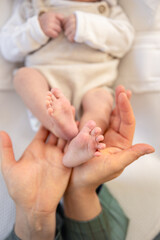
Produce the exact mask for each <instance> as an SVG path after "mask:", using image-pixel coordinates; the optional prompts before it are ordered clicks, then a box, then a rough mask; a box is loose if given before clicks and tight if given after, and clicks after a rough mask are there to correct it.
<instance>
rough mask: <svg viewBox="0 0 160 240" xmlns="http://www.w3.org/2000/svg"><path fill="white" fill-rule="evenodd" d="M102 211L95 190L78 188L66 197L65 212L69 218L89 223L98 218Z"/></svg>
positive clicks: (67, 193) (66, 194)
mask: <svg viewBox="0 0 160 240" xmlns="http://www.w3.org/2000/svg"><path fill="white" fill-rule="evenodd" d="M101 210H102V208H101V204H100V201H99V198H98V196H97V194H96V191H95V190H93V189H88V188H82V189H79V188H78V189H77V190H74V191H69V192H66V193H65V195H64V212H65V215H66V217H67V218H70V219H73V220H76V221H89V220H91V219H93V218H95V217H96V216H98V215H99V214H100V212H101Z"/></svg>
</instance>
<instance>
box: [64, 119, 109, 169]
mask: <svg viewBox="0 0 160 240" xmlns="http://www.w3.org/2000/svg"><path fill="white" fill-rule="evenodd" d="M103 139H104V137H103V136H102V135H101V129H100V128H99V127H96V123H95V122H94V121H92V120H90V121H88V122H87V123H86V124H85V125H84V127H83V128H82V129H81V131H80V132H79V134H78V135H77V136H76V137H75V138H73V140H72V141H71V142H70V144H69V145H68V149H67V152H66V153H65V155H64V157H63V163H64V165H65V166H66V167H76V166H78V165H80V164H82V163H84V162H86V161H88V160H89V159H91V158H92V157H94V156H100V155H101V153H100V150H102V149H104V148H105V144H104V143H101V141H103Z"/></svg>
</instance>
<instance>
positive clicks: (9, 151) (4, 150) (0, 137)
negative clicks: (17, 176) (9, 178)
mask: <svg viewBox="0 0 160 240" xmlns="http://www.w3.org/2000/svg"><path fill="white" fill-rule="evenodd" d="M0 157H1V168H2V172H3V174H4V175H5V174H7V172H8V171H9V169H10V168H11V167H12V166H13V165H14V164H15V163H16V160H15V157H14V152H13V147H12V142H11V139H10V137H9V135H8V134H7V133H6V132H3V131H1V132H0Z"/></svg>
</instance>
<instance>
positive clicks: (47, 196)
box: [0, 127, 71, 239]
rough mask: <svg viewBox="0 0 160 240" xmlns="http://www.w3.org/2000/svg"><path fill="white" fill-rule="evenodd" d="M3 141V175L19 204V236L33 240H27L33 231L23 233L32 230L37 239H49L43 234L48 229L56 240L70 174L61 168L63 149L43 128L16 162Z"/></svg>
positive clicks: (6, 140) (0, 136)
mask: <svg viewBox="0 0 160 240" xmlns="http://www.w3.org/2000/svg"><path fill="white" fill-rule="evenodd" d="M0 139H1V153H2V165H1V166H2V173H3V176H4V179H5V182H6V185H7V188H8V191H9V194H10V196H11V197H12V199H13V200H14V201H15V204H16V211H17V214H16V225H15V230H16V233H17V235H18V236H19V237H20V238H22V239H25V237H24V236H27V237H28V239H31V236H30V235H29V236H28V234H29V233H28V232H30V229H26V231H25V230H24V229H25V227H26V226H30V227H31V229H32V231H31V232H34V231H35V232H36V231H38V232H39V233H40V236H39V235H38V238H37V239H41V238H42V239H50V238H47V236H46V235H43V234H42V232H41V230H42V231H43V230H45V229H44V226H45V227H46V228H47V231H45V232H47V234H49V233H50V231H51V233H52V234H51V239H53V229H54V228H55V226H53V223H54V218H55V212H56V208H57V205H58V203H59V201H60V199H61V197H62V195H63V193H64V191H65V189H66V187H67V184H68V181H69V177H70V171H71V170H70V169H69V168H66V167H64V165H63V164H62V157H63V152H62V151H63V147H61V146H62V145H61V144H60V142H57V139H56V137H55V136H53V135H52V134H49V132H48V131H47V130H46V129H45V128H43V127H41V129H40V130H39V131H38V133H37V134H36V136H35V138H34V139H33V141H32V142H31V144H30V145H29V146H28V147H27V149H26V150H25V152H24V154H23V155H22V157H21V158H20V160H19V161H18V162H16V160H15V158H14V154H13V148H12V143H11V140H10V138H9V136H8V135H7V133H5V132H0ZM30 234H31V233H30ZM35 234H37V232H36V233H35ZM27 237H26V239H27ZM33 239H34V238H33ZM35 239H36V238H35Z"/></svg>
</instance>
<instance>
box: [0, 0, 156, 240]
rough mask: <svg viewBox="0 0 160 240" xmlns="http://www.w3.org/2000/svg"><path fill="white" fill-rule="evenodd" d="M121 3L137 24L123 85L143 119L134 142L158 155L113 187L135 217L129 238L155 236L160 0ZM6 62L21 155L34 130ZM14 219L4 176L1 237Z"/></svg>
mask: <svg viewBox="0 0 160 240" xmlns="http://www.w3.org/2000/svg"><path fill="white" fill-rule="evenodd" d="M12 3H13V1H12V0H5V1H0V9H1V10H2V11H1V15H0V26H2V25H3V24H4V22H5V20H6V19H7V17H8V16H9V14H10V10H11V7H12ZM120 3H121V4H122V6H123V7H124V8H125V10H126V12H127V13H128V15H129V17H130V19H131V21H132V23H133V25H134V26H135V29H136V39H135V43H134V46H133V49H132V50H131V51H130V52H129V53H128V54H127V56H126V57H125V58H124V59H123V60H122V62H121V65H120V74H119V77H118V79H117V84H119V83H121V84H124V85H125V86H126V87H129V88H130V89H131V90H132V91H133V97H132V106H133V108H134V112H135V116H136V120H137V125H136V134H135V138H134V143H137V142H146V143H150V144H152V145H153V146H154V147H155V149H156V153H155V154H152V155H149V156H145V157H143V158H141V159H139V160H138V161H136V162H135V163H134V164H132V165H131V166H129V167H128V168H127V169H126V170H125V171H124V173H123V174H122V175H121V176H120V177H119V178H117V179H116V180H114V181H111V182H109V183H107V186H108V187H109V189H110V190H111V192H112V193H113V194H114V196H115V197H116V198H117V199H118V200H119V202H120V204H121V205H122V207H123V209H124V211H125V212H126V214H127V215H128V217H129V218H130V226H129V231H128V235H127V240H144V239H145V240H151V239H152V238H153V237H154V236H155V235H156V234H157V233H158V232H159V231H160V208H159V201H160V150H159V144H160V124H159V122H160V111H159V100H160V67H159V64H160V61H159V60H160V59H159V58H160V54H159V44H160V41H159V38H160V37H159V29H160V20H159V19H160V14H159V9H160V8H159V0H130V1H128V0H120ZM0 66H1V69H0V114H1V117H0V129H2V130H5V131H7V132H8V133H9V134H10V136H11V138H12V140H13V142H14V149H15V153H16V159H18V158H19V156H20V155H21V153H22V152H23V150H24V149H25V147H26V146H27V145H28V144H29V142H30V141H31V139H32V137H33V135H34V133H33V132H32V130H31V129H30V126H29V122H28V118H27V113H26V109H25V106H24V105H23V103H22V101H21V99H20V98H19V97H18V96H17V95H16V93H15V92H14V91H13V90H9V89H12V82H11V80H12V70H13V69H14V68H15V65H14V64H9V63H7V62H6V61H4V60H3V59H2V58H1V57H0ZM22 139H23V141H22ZM14 218H15V209H14V204H13V202H12V200H11V199H10V198H9V196H8V194H7V190H6V187H5V184H4V181H3V179H2V176H1V174H0V240H3V239H4V237H5V236H6V235H7V234H8V232H9V231H10V230H11V228H12V226H13V223H14Z"/></svg>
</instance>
